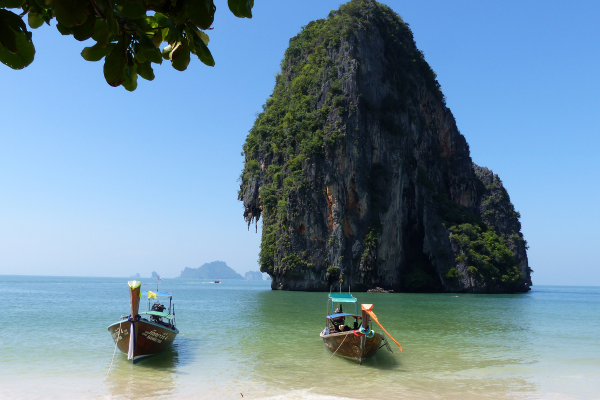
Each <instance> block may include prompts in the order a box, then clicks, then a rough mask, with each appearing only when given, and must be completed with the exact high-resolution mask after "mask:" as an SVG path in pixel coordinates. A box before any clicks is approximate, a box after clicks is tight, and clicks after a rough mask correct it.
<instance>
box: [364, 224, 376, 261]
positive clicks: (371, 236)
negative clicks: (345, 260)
mask: <svg viewBox="0 0 600 400" xmlns="http://www.w3.org/2000/svg"><path fill="white" fill-rule="evenodd" d="M380 234H381V232H380V227H379V226H378V227H376V228H371V230H370V231H369V233H367V236H365V240H363V248H364V250H363V253H362V256H361V257H360V260H361V261H363V262H364V261H365V260H366V259H367V258H368V257H369V255H370V254H371V252H372V251H373V250H375V249H376V248H377V237H378V236H379V235H380Z"/></svg>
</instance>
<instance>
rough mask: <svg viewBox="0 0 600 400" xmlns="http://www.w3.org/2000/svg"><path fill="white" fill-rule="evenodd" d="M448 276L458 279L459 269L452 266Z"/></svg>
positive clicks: (448, 277)
mask: <svg viewBox="0 0 600 400" xmlns="http://www.w3.org/2000/svg"><path fill="white" fill-rule="evenodd" d="M446 278H447V279H457V278H458V271H457V270H456V268H454V267H453V268H450V270H449V271H448V273H447V274H446Z"/></svg>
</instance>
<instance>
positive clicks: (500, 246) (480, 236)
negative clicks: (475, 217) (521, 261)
mask: <svg viewBox="0 0 600 400" xmlns="http://www.w3.org/2000/svg"><path fill="white" fill-rule="evenodd" d="M450 232H451V234H450V240H451V241H452V242H454V243H456V244H457V245H458V246H459V247H460V251H461V254H460V256H459V257H460V260H459V259H458V258H457V262H459V261H465V262H466V263H467V265H468V267H467V272H468V273H469V274H470V275H471V276H472V277H473V278H475V279H477V280H479V281H481V282H483V283H485V285H486V286H487V287H488V288H489V289H490V290H493V288H495V287H497V286H500V285H502V286H504V287H509V288H510V287H515V288H516V286H517V285H518V284H519V283H520V282H521V281H522V280H523V276H522V274H521V272H520V271H519V269H518V267H517V265H516V261H515V256H514V254H513V252H512V251H511V250H510V249H509V248H508V247H507V246H506V243H505V240H504V239H503V238H502V237H499V236H498V235H497V234H496V232H495V231H493V230H491V229H490V230H483V229H482V228H480V227H479V226H476V225H471V224H469V223H464V224H460V225H455V226H452V227H451V228H450Z"/></svg>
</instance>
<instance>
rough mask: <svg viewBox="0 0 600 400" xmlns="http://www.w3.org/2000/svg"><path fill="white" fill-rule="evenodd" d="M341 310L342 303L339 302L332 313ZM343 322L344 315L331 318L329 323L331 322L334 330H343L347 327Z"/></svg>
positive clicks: (338, 312) (339, 312) (337, 312)
mask: <svg viewBox="0 0 600 400" xmlns="http://www.w3.org/2000/svg"><path fill="white" fill-rule="evenodd" d="M343 312H344V311H343V310H342V305H341V304H340V306H339V307H338V308H336V309H335V311H334V312H333V314H334V315H335V314H342V313H343ZM344 322H345V319H344V317H337V318H331V323H332V324H333V328H334V329H335V331H336V332H343V331H344V330H347V328H348V327H347V326H346V325H344Z"/></svg>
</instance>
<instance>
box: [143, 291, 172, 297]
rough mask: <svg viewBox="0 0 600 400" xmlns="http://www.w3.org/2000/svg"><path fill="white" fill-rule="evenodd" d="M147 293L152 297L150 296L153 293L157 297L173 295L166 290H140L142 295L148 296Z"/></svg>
mask: <svg viewBox="0 0 600 400" xmlns="http://www.w3.org/2000/svg"><path fill="white" fill-rule="evenodd" d="M148 294H150V297H154V296H152V295H153V294H154V295H156V296H158V297H171V296H173V295H172V294H171V293H166V292H153V291H151V290H149V291H148V292H142V296H148Z"/></svg>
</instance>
